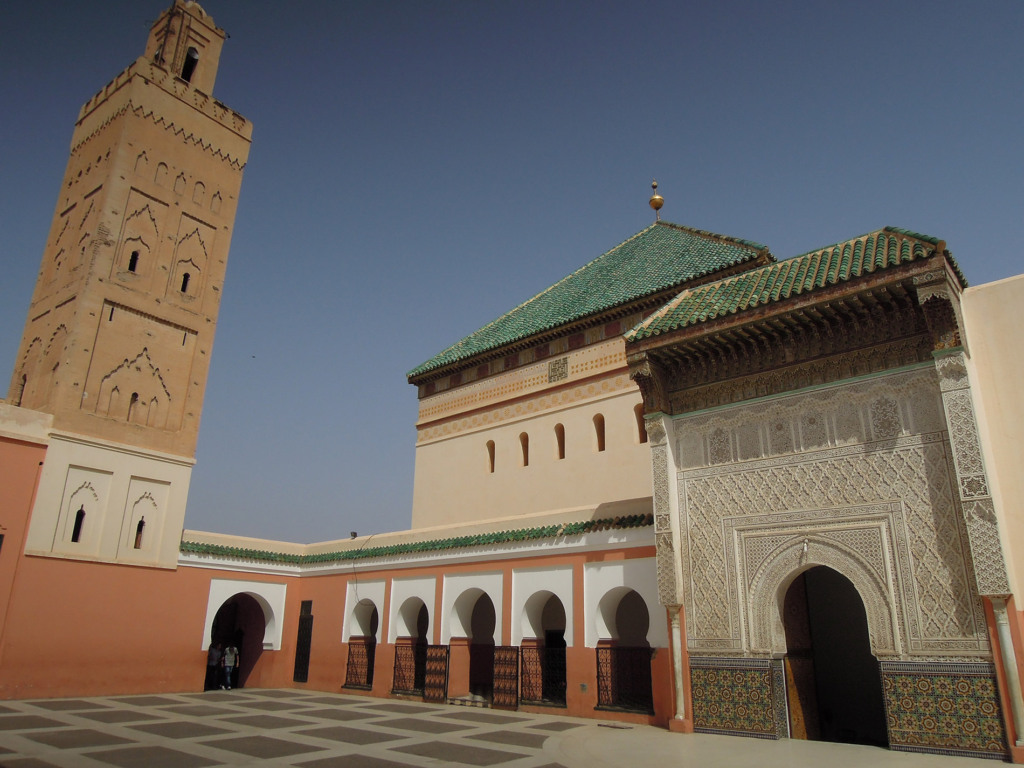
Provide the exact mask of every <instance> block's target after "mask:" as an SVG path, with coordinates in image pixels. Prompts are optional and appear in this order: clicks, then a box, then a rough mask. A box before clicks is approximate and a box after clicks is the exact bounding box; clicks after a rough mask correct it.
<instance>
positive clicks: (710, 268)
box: [406, 221, 775, 379]
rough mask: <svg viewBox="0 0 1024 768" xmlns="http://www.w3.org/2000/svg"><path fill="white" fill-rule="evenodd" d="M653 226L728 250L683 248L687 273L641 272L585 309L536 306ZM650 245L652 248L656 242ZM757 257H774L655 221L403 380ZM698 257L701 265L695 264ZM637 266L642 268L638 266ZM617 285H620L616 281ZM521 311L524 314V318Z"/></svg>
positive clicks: (740, 242)
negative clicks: (622, 291) (631, 283)
mask: <svg viewBox="0 0 1024 768" xmlns="http://www.w3.org/2000/svg"><path fill="white" fill-rule="evenodd" d="M659 228H661V229H663V230H668V231H672V232H674V233H678V234H679V235H688V236H692V237H695V238H699V239H701V240H703V241H707V243H709V244H710V243H715V244H717V245H718V246H719V247H725V248H730V249H732V250H733V251H734V252H733V253H732V254H730V255H728V256H727V255H726V254H724V253H720V254H717V255H712V254H706V253H703V254H702V253H697V254H693V253H692V252H690V251H687V252H686V253H685V254H684V253H681V252H677V254H676V258H677V259H679V257H683V256H685V257H686V259H687V261H688V262H689V263H691V264H692V266H693V267H694V271H693V273H692V274H685V273H683V272H682V270H681V269H677V270H676V276H675V279H673V280H670V281H668V282H665V281H664V280H661V279H660V278H659V277H655V276H651V275H647V276H646V280H645V279H644V277H645V276H644V275H638V276H637V278H636V280H635V287H636V290H635V291H634V292H633V293H632V294H631V295H628V296H620V297H614V296H608V295H606V296H605V300H604V301H601V302H599V303H597V304H596V305H594V306H591V307H589V308H587V309H586V311H582V310H580V309H578V308H577V309H575V310H571V309H570V310H564V311H559V310H554V311H553V312H552V311H551V308H550V307H541V306H540V301H541V300H542V299H543V298H550V297H551V296H552V295H554V296H558V293H559V291H560V289H562V290H563V291H568V292H570V293H571V292H572V290H574V287H573V285H572V281H574V280H584V279H586V278H585V277H584V276H583V275H584V273H585V272H587V271H588V270H591V269H594V268H595V265H596V264H598V262H602V261H605V260H609V259H614V257H615V256H616V255H617V253H618V252H620V251H622V249H623V248H626V247H627V246H630V245H633V244H636V242H637V241H638V240H640V239H641V238H643V237H645V236H646V235H649V234H650V233H652V232H654V231H656V230H658V229H659ZM653 247H655V248H656V247H657V244H656V245H654V246H653ZM665 250H666V251H667V250H669V249H668V248H665ZM657 256H658V257H659V258H658V259H657V261H658V262H662V261H664V260H665V259H664V258H663V257H664V253H659V254H657ZM758 256H766V257H767V258H769V259H770V260H772V261H774V260H775V257H774V256H772V255H771V252H770V251H769V250H768V246H766V245H763V244H761V243H757V242H754V241H753V240H744V239H742V238H738V237H730V236H729V235H720V234H717V233H715V232H709V231H707V230H703V229H695V228H693V227H687V226H683V225H681V224H673V223H672V222H668V221H658V222H655V223H654V224H651V225H650V226H648V227H645V228H644V229H642V230H640V231H639V232H637V233H636V234H635V235H633V236H632V237H629V238H627V239H625V240H623V241H622V242H621V243H619V244H618V245H616V246H615V247H614V248H611V249H609V250H607V251H605V252H604V253H603V254H601V255H600V256H598V257H597V258H595V259H592V260H591V261H589V262H587V263H586V264H584V265H583V266H582V267H579V268H578V269H576V270H574V271H573V272H571V273H570V274H568V275H566V276H565V277H563V278H562V279H561V280H559V281H558V282H556V283H554V284H553V285H551V286H548V287H547V288H545V289H544V290H543V291H541V292H540V293H537V294H535V295H534V296H532V297H530V298H529V299H527V300H526V301H524V302H522V303H521V304H518V305H517V306H515V307H513V308H512V309H510V310H509V311H508V312H505V313H504V314H502V315H501V316H499V317H497V318H495V319H494V320H492V321H491V322H489V323H487V324H486V325H484V326H482V327H481V328H478V329H476V330H475V331H473V332H472V333H471V334H469V335H468V336H464V337H463V338H462V339H460V340H459V341H457V342H455V343H454V344H452V345H450V346H448V347H446V348H445V349H443V350H442V351H441V352H439V353H438V354H436V355H434V356H433V357H432V358H430V359H429V360H427V361H426V362H424V363H422V364H420V365H418V366H416V367H415V368H413V369H412V370H411V371H409V372H408V373H407V374H406V377H407V378H408V379H413V378H415V377H417V376H421V375H423V374H426V373H430V372H431V371H435V370H437V369H439V368H443V367H445V366H447V365H451V364H455V363H461V362H464V361H466V360H470V359H472V358H473V357H475V356H476V355H479V354H482V353H485V352H493V351H494V350H497V349H501V348H502V347H505V346H508V345H509V344H515V343H516V342H520V341H523V340H524V339H528V338H529V337H531V336H534V335H536V334H538V333H543V332H545V331H551V330H553V329H555V328H558V327H560V326H563V325H567V324H569V323H573V322H577V321H579V320H583V319H585V318H587V317H594V316H595V315H600V314H601V313H602V312H605V311H607V310H609V309H613V308H615V307H617V306H621V305H623V304H627V303H629V302H632V301H637V300H640V299H643V298H644V297H646V296H651V295H653V294H657V293H659V292H661V291H664V290H665V289H667V288H671V287H672V286H674V285H682V284H683V283H685V282H688V281H690V280H697V279H700V278H702V277H706V276H707V275H710V274H713V273H715V272H718V271H719V270H723V269H728V268H730V267H734V266H736V265H737V264H742V263H744V262H746V261H752V260H753V259H756V258H757V257H758ZM649 258H650V257H649ZM702 260H703V261H704V262H705V263H703V264H701V261H702ZM613 263H614V262H613ZM638 266H642V264H641V265H638ZM619 284H621V282H620V283H619ZM608 287H609V286H602V290H605V291H606V290H607V289H608ZM552 303H554V304H556V305H557V304H558V303H559V302H558V301H557V300H556V301H553V302H552ZM531 310H532V311H534V312H536V313H537V314H538V315H540V316H538V317H532V316H530V314H529V313H530V312H531ZM545 310H548V311H545ZM524 314H525V315H526V317H525V319H524ZM552 315H554V316H552ZM517 322H518V324H520V325H522V326H525V327H521V328H516V327H515V326H516V325H517ZM506 326H507V327H506ZM509 331H511V333H509ZM506 334H507V335H506Z"/></svg>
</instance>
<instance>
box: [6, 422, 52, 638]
mask: <svg viewBox="0 0 1024 768" xmlns="http://www.w3.org/2000/svg"><path fill="white" fill-rule="evenodd" d="M45 456H46V447H45V446H43V445H39V444H36V443H27V442H22V441H20V440H12V439H9V438H5V437H0V534H3V537H4V540H3V545H2V546H0V654H2V653H3V645H4V638H5V633H4V627H5V626H6V621H7V610H8V606H9V604H10V600H11V594H12V590H13V589H14V582H15V574H16V571H17V569H18V564H19V563H20V562H21V559H22V556H21V553H22V552H23V551H24V548H25V547H24V544H25V533H26V531H27V530H28V520H29V516H30V515H31V513H32V503H33V501H34V499H35V492H36V484H37V482H38V479H39V472H40V471H41V470H42V463H43V458H44V457H45Z"/></svg>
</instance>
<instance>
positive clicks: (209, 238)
mask: <svg viewBox="0 0 1024 768" xmlns="http://www.w3.org/2000/svg"><path fill="white" fill-rule="evenodd" d="M215 236H216V233H215V231H214V230H213V229H212V228H211V227H210V226H208V225H206V224H203V223H202V222H200V221H198V220H196V219H193V218H191V217H190V216H185V215H183V216H182V217H181V221H180V223H179V225H178V235H177V238H176V243H177V244H176V245H175V247H174V256H173V257H172V260H173V263H172V266H171V275H170V282H169V284H168V286H167V296H168V297H169V298H171V299H173V300H175V301H181V302H184V303H188V302H190V301H192V300H194V299H195V297H197V296H201V295H202V293H203V283H204V275H205V273H206V271H207V264H208V263H209V258H210V253H212V250H211V249H212V248H213V244H214V238H215Z"/></svg>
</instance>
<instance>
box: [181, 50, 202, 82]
mask: <svg viewBox="0 0 1024 768" xmlns="http://www.w3.org/2000/svg"><path fill="white" fill-rule="evenodd" d="M198 63H199V51H197V50H196V49H195V48H189V49H188V53H186V54H185V64H184V66H182V68H181V79H182V80H184V81H185V82H186V83H191V82H192V75H194V74H195V71H196V65H197V64H198Z"/></svg>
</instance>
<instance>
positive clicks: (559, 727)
mask: <svg viewBox="0 0 1024 768" xmlns="http://www.w3.org/2000/svg"><path fill="white" fill-rule="evenodd" d="M584 725H588V723H567V722H565V721H560V720H553V721H552V722H550V723H537V724H536V725H528V726H526V727H527V728H536V729H537V730H538V731H556V732H558V731H571V730H572V729H573V728H579V727H581V726H584Z"/></svg>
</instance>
